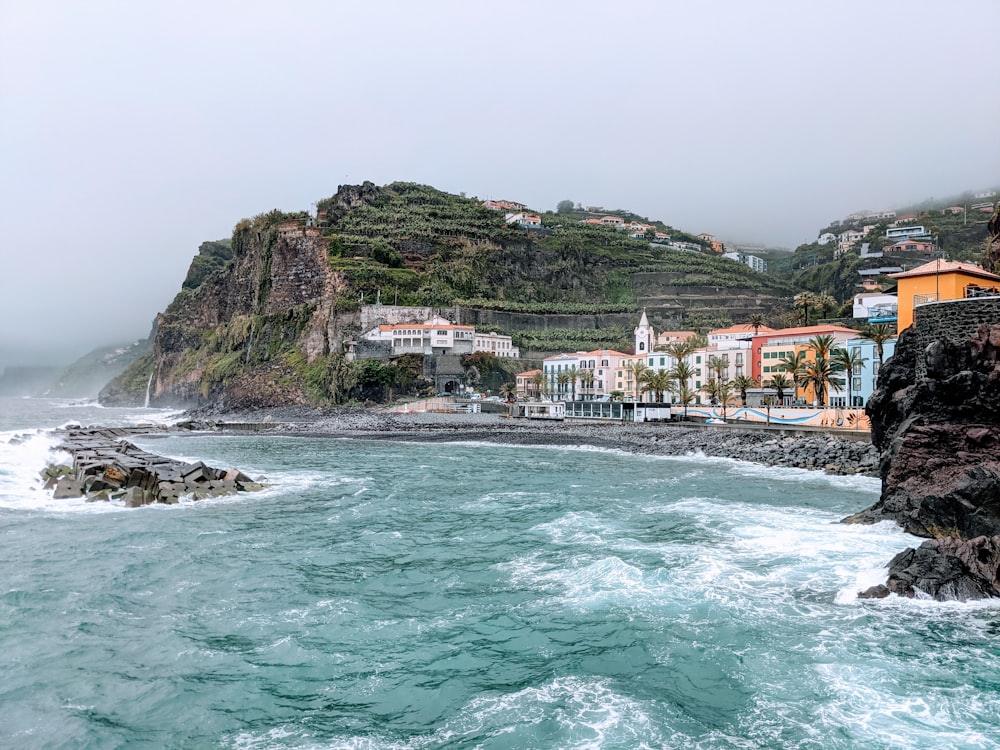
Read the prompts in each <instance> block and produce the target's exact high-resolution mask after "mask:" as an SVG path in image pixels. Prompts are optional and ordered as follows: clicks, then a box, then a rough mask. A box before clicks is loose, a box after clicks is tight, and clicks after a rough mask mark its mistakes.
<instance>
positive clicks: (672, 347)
mask: <svg viewBox="0 0 1000 750" xmlns="http://www.w3.org/2000/svg"><path fill="white" fill-rule="evenodd" d="M698 347H699V343H698V342H697V341H695V339H694V337H692V338H689V339H688V340H687V341H671V342H670V343H669V344H667V345H666V346H665V347H663V351H665V352H666V353H667V354H669V355H670V356H671V357H673V359H674V363H675V364H676V363H678V362H682V361H683V360H685V359H687V358H688V357H689V356H691V354H692V352H694V350H695V349H697V348H698Z"/></svg>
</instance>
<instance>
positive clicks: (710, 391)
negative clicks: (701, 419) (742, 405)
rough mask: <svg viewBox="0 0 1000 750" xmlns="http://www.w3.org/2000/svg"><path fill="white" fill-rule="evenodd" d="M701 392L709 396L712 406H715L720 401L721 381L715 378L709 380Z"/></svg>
mask: <svg viewBox="0 0 1000 750" xmlns="http://www.w3.org/2000/svg"><path fill="white" fill-rule="evenodd" d="M701 392H702V393H704V394H705V395H706V396H708V401H709V403H710V404H715V403H716V402H717V401H718V400H719V381H718V380H716V379H715V378H709V379H708V380H706V381H705V385H703V386H702V387H701Z"/></svg>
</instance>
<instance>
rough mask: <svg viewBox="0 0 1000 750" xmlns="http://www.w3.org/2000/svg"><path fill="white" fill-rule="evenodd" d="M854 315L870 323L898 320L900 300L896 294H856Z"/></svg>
mask: <svg viewBox="0 0 1000 750" xmlns="http://www.w3.org/2000/svg"><path fill="white" fill-rule="evenodd" d="M853 307H854V317H855V319H860V320H866V321H868V322H869V323H888V322H894V321H895V320H896V315H897V310H898V307H899V300H898V299H897V298H896V295H895V294H882V293H881V292H869V293H862V294H855V295H854V305H853Z"/></svg>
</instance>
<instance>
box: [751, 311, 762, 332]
mask: <svg viewBox="0 0 1000 750" xmlns="http://www.w3.org/2000/svg"><path fill="white" fill-rule="evenodd" d="M747 324H748V325H749V326H750V327H751V328H753V335H754V336H756V335H757V334H758V333H760V329H761V328H762V327H763V325H764V314H763V313H752V314H751V315H750V317H749V318H748V319H747Z"/></svg>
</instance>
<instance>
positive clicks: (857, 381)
mask: <svg viewBox="0 0 1000 750" xmlns="http://www.w3.org/2000/svg"><path fill="white" fill-rule="evenodd" d="M854 390H856V391H860V390H861V378H854Z"/></svg>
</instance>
